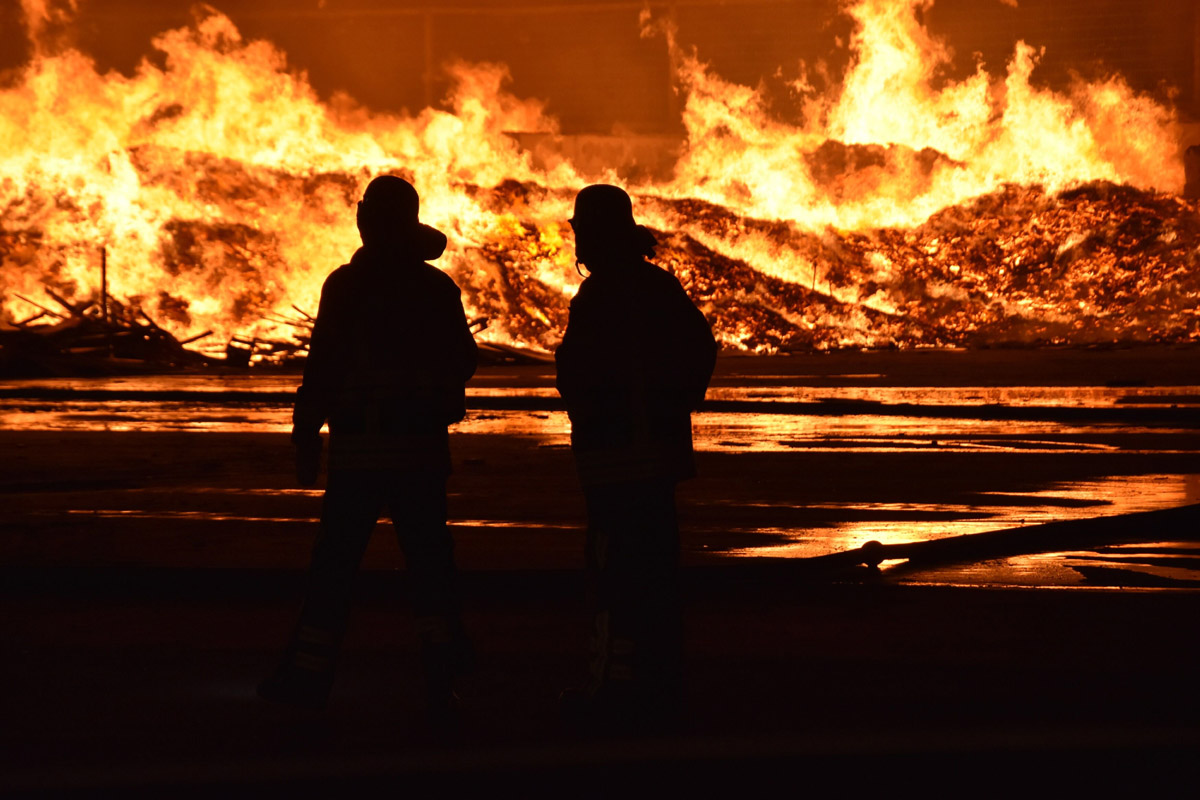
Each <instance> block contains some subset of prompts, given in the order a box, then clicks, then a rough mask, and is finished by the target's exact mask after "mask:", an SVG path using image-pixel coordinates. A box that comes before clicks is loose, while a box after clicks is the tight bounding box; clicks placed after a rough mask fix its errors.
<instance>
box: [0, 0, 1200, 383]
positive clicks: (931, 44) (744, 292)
mask: <svg viewBox="0 0 1200 800" xmlns="http://www.w3.org/2000/svg"><path fill="white" fill-rule="evenodd" d="M926 5H928V0H906V1H905V2H885V1H884V0H855V1H854V2H850V1H849V0H847V2H846V3H843V4H842V6H841V10H842V11H843V12H844V13H846V14H847V15H849V16H850V17H851V18H852V19H853V22H854V25H855V33H854V34H853V36H852V37H851V39H850V40H849V42H848V44H847V47H848V49H849V50H850V55H851V58H850V59H849V66H848V67H847V71H846V73H845V74H844V75H842V76H839V77H838V79H837V80H834V81H831V83H830V86H829V87H828V88H827V89H826V90H823V91H824V93H823V94H822V93H820V92H817V90H815V89H813V88H812V87H810V86H807V84H805V85H804V86H800V84H799V83H798V84H796V86H797V89H796V91H797V92H799V93H802V94H803V95H804V96H803V98H802V99H803V100H804V102H803V105H804V106H805V108H806V109H808V111H806V114H805V117H804V119H803V120H800V121H794V122H787V121H782V120H779V119H777V118H774V117H772V116H771V114H770V113H769V109H768V107H767V105H768V104H767V103H766V102H765V101H764V100H763V99H762V97H761V96H759V94H758V93H756V92H755V90H752V89H749V88H747V87H741V86H736V85H733V84H730V83H728V82H725V81H723V80H721V79H720V78H719V77H717V76H715V75H713V74H712V73H711V71H710V70H709V69H708V67H706V66H705V65H704V64H702V63H700V62H699V61H698V60H697V59H696V57H695V56H686V55H683V54H682V52H681V50H680V48H678V47H677V46H676V44H675V43H674V41H673V39H672V38H671V36H669V35H668V36H667V39H668V48H669V52H670V55H671V59H672V64H673V65H674V69H675V71H676V73H677V78H678V80H679V85H680V87H681V90H682V92H683V94H684V109H683V123H684V126H685V127H686V129H687V138H686V141H685V142H684V143H683V146H682V147H681V148H680V151H679V157H678V160H677V162H676V166H675V174H674V177H673V178H672V179H670V180H665V181H664V180H660V181H658V182H647V183H643V184H641V185H636V186H628V187H627V188H628V189H629V191H630V193H631V194H632V195H633V196H634V198H635V213H636V214H637V216H638V218H639V221H641V222H643V223H645V224H646V225H647V226H648V227H650V228H652V229H653V230H654V231H655V233H656V235H657V237H658V240H659V247H658V258H657V261H658V263H659V264H661V265H662V266H663V267H665V268H666V269H669V270H671V272H673V273H674V274H675V275H676V276H677V277H678V278H679V279H680V281H681V282H682V283H683V285H684V286H685V288H686V289H687V291H688V292H689V293H690V294H691V296H692V297H693V299H694V300H695V301H696V302H697V303H698V304H699V305H700V306H701V308H702V309H703V310H704V311H705V313H706V314H707V316H708V318H709V319H710V321H711V322H712V324H713V327H714V329H715V331H716V333H717V335H718V338H719V339H720V341H721V342H722V344H723V345H724V346H725V347H727V348H730V349H738V350H744V351H751V352H759V353H775V352H781V351H792V350H808V349H817V350H820V349H830V348H838V347H918V346H944V345H965V346H977V347H982V346H997V345H1039V344H1068V345H1096V344H1103V343H1149V342H1159V343H1179V342H1194V341H1197V340H1200V315H1198V313H1197V308H1198V306H1200V302H1198V301H1200V267H1198V265H1197V263H1196V261H1197V254H1198V253H1200V222H1198V221H1197V220H1198V219H1200V218H1198V217H1197V210H1198V209H1197V207H1196V204H1195V203H1194V202H1192V201H1187V200H1183V199H1180V198H1178V197H1177V196H1175V194H1174V192H1177V191H1178V190H1179V189H1180V188H1181V187H1182V185H1183V175H1182V167H1181V163H1180V159H1179V158H1178V154H1177V152H1176V149H1177V148H1176V143H1177V137H1176V134H1175V129H1174V125H1175V122H1174V116H1173V112H1172V111H1171V110H1170V109H1167V108H1164V107H1162V106H1160V105H1158V104H1156V103H1155V102H1154V101H1152V100H1150V99H1148V98H1145V97H1141V96H1138V95H1136V94H1135V93H1133V92H1132V91H1131V90H1130V89H1129V88H1128V86H1126V85H1125V84H1124V83H1123V82H1122V81H1121V80H1120V78H1119V77H1113V78H1110V79H1107V80H1105V81H1102V82H1100V83H1095V84H1089V83H1084V82H1080V83H1079V85H1077V86H1074V87H1072V89H1071V91H1070V93H1068V94H1060V93H1055V92H1053V91H1050V90H1048V89H1042V88H1038V87H1036V86H1035V85H1033V84H1032V83H1031V82H1030V75H1031V73H1032V72H1033V70H1034V68H1035V67H1036V64H1037V53H1036V51H1035V50H1034V48H1032V47H1029V46H1027V45H1025V44H1024V43H1016V47H1015V51H1014V56H1013V59H1012V61H1011V63H1010V64H1009V65H1008V66H1007V74H1006V75H1004V76H1003V77H1000V76H992V75H989V74H988V73H987V72H986V71H985V70H984V69H983V65H979V68H978V71H977V72H976V73H975V74H974V75H973V76H970V77H968V78H966V79H964V80H962V81H958V82H955V81H953V80H950V79H949V78H947V77H946V75H945V74H942V73H940V72H939V71H940V70H942V68H943V67H945V66H946V64H948V63H949V62H948V59H949V56H948V48H947V47H945V46H944V45H943V43H940V42H939V41H937V40H936V39H935V38H934V37H931V36H930V35H929V34H928V32H927V31H925V30H924V29H923V28H922V26H921V23H920V14H919V13H918V11H919V10H920V8H922V7H924V6H926ZM33 27H36V26H31V30H32V28H33ZM31 35H32V34H31ZM154 44H155V47H156V48H157V49H158V50H159V51H160V54H159V57H157V58H155V59H153V60H147V61H145V62H143V64H142V65H141V66H140V67H139V68H138V70H137V73H136V74H135V75H133V76H131V77H127V76H123V75H117V74H106V75H102V74H99V73H98V72H97V71H96V69H95V66H94V64H93V63H92V62H91V61H90V60H89V59H88V58H87V57H86V56H85V55H83V54H82V53H79V52H77V51H74V50H62V49H61V48H60V49H59V50H55V49H53V48H51V47H50V46H48V45H47V46H45V47H35V48H34V53H35V56H34V58H33V60H32V61H31V62H30V63H29V64H28V65H27V66H26V67H25V68H24V69H23V70H21V71H18V72H14V73H12V74H11V75H10V76H9V84H7V85H0V348H3V351H4V352H5V353H7V354H8V355H7V356H6V357H8V358H9V359H10V361H11V354H12V353H13V352H14V351H15V350H20V351H21V352H22V354H23V355H25V356H28V355H29V354H30V353H42V354H43V355H45V354H46V353H52V354H56V355H55V357H58V356H61V355H63V354H64V353H72V354H76V355H78V354H81V353H82V354H91V355H96V354H97V353H104V354H107V353H111V354H113V355H117V354H118V353H123V354H126V355H127V356H129V355H130V354H132V355H133V357H135V358H139V359H142V360H144V361H146V362H147V363H153V364H159V363H161V364H179V363H213V362H215V361H219V362H222V363H235V362H236V363H250V362H254V363H258V362H264V361H265V362H271V363H287V362H290V361H295V360H298V359H299V358H302V357H303V355H304V352H305V349H306V347H307V337H308V331H309V329H310V327H311V324H312V319H311V316H310V315H309V314H308V313H306V312H304V311H300V309H309V310H312V309H315V308H316V306H317V299H318V296H319V292H320V287H321V284H322V282H323V280H324V278H325V276H326V275H327V274H328V273H329V272H330V271H331V270H332V269H333V268H334V267H336V266H337V265H338V264H341V263H344V262H345V261H347V260H348V259H349V257H350V255H351V253H353V251H354V249H355V247H356V246H357V244H358V236H357V233H356V231H355V230H354V223H353V220H354V205H355V202H356V200H357V199H358V197H359V196H360V194H361V191H362V189H363V187H365V186H366V184H367V182H368V181H369V180H370V179H371V178H372V177H374V176H375V175H378V174H383V173H394V174H400V175H403V176H404V177H405V178H407V179H409V180H411V181H412V182H413V183H414V185H416V186H417V188H418V191H419V192H420V193H421V198H422V207H421V214H422V218H423V219H424V220H425V221H427V222H429V223H430V224H432V225H434V226H435V227H437V228H439V229H440V230H442V231H444V232H445V233H446V234H447V236H448V238H449V247H448V248H447V251H446V254H445V255H444V256H443V257H442V258H441V259H439V260H438V261H437V262H436V263H437V265H438V266H439V267H440V268H442V269H444V270H445V271H446V272H447V273H448V274H450V275H451V276H452V277H453V278H454V279H455V281H456V282H457V283H458V284H459V286H460V287H462V289H463V301H464V305H465V307H466V310H467V313H468V316H469V318H470V319H474V320H476V321H477V322H476V325H475V327H476V329H477V333H478V335H479V339H480V341H481V343H483V344H486V345H487V349H488V353H489V355H490V356H491V357H493V358H495V359H497V360H502V361H510V360H512V359H515V358H518V357H527V356H529V354H542V355H541V357H545V353H547V352H549V351H551V350H553V349H554V347H555V346H556V345H557V343H558V341H559V338H560V337H561V335H562V331H563V329H564V328H565V325H566V320H567V311H568V307H569V303H570V299H571V297H573V296H574V293H575V291H576V290H577V288H578V285H579V283H580V281H581V277H580V275H579V274H578V273H577V272H576V267H575V263H574V261H575V259H574V253H573V249H572V243H571V239H570V235H569V229H568V228H567V225H566V219H567V218H568V217H569V216H570V213H571V201H572V198H573V196H574V194H575V192H576V191H578V189H579V188H580V187H581V186H583V185H584V184H585V183H586V182H587V181H585V180H584V178H583V177H581V176H580V175H579V174H578V173H577V172H576V171H575V169H574V167H573V166H572V165H571V164H570V163H569V162H568V161H566V160H563V161H562V162H561V163H557V164H556V165H555V166H553V167H552V168H551V167H544V168H535V167H534V165H533V159H531V157H530V155H529V153H527V152H524V151H522V150H521V149H520V147H519V145H518V144H517V142H516V140H515V139H514V138H513V137H511V136H509V135H508V133H509V132H512V131H524V132H529V133H538V132H543V133H554V132H555V131H556V130H557V126H556V123H555V121H554V120H553V119H551V118H549V117H547V116H546V115H544V114H543V111H542V108H541V106H540V105H539V104H538V103H537V102H535V101H527V100H521V99H518V98H515V97H513V96H512V95H510V94H508V93H507V92H505V91H504V90H503V82H504V80H505V70H504V68H503V67H499V66H496V65H477V66H468V65H461V64H460V65H457V66H454V67H453V68H451V73H452V76H453V78H454V80H455V88H454V90H453V91H452V93H451V96H450V97H449V98H448V99H447V100H446V102H445V104H444V106H443V107H442V108H426V109H424V110H422V111H421V112H420V113H419V114H417V115H415V116H412V115H408V116H389V115H383V114H374V113H372V112H370V111H368V110H366V109H361V108H353V107H351V104H350V103H349V101H346V102H339V104H336V107H334V106H333V105H331V104H325V103H322V102H321V100H320V99H319V98H317V96H316V94H315V92H314V91H313V90H312V88H311V87H310V86H309V85H308V84H307V82H306V80H305V79H304V77H303V76H302V75H300V74H297V73H296V72H294V71H291V70H289V68H288V66H287V62H286V58H285V56H284V54H283V53H281V52H279V51H278V50H277V49H276V48H274V47H273V46H272V45H270V44H269V43H267V42H262V41H258V42H247V41H244V40H243V39H242V38H241V35H240V34H239V32H238V31H237V29H236V28H235V27H234V25H233V23H232V22H231V21H230V20H229V19H228V18H226V17H224V16H222V15H220V14H219V13H217V12H215V11H213V10H212V9H206V10H203V11H202V12H201V13H200V16H199V17H198V18H197V22H196V23H195V25H193V26H190V27H188V28H183V29H179V30H174V31H169V32H167V33H164V34H162V35H161V36H160V37H158V39H156V40H155V43H154ZM31 130H40V131H52V132H54V135H53V136H46V137H34V136H30V135H29V131H31ZM101 248H107V252H108V253H109V262H110V264H109V266H110V269H109V270H108V276H107V280H106V282H105V286H104V287H100V282H99V280H98V273H99V269H98V267H99V264H98V263H97V262H98V260H99V259H98V254H99V253H100V251H101ZM101 294H103V295H104V296H106V297H107V298H108V303H107V304H105V303H100V305H97V302H98V301H97V298H98V297H100V296H101ZM105 305H107V306H108V307H109V308H110V309H112V310H111V311H110V315H109V316H108V321H107V323H105V326H101V327H99V328H98V327H96V325H97V321H98V319H103V316H104V315H103V313H102V311H97V308H102V307H103V306H105ZM89 307H91V310H88V308H89ZM296 314H299V316H296ZM98 315H99V316H98ZM485 320H486V322H485ZM114 326H115V327H114ZM197 331H206V332H207V331H211V334H209V335H206V336H204V337H203V338H198V337H196V336H195V335H194V334H195V332H197ZM89 337H91V338H89ZM110 341H111V342H112V343H111V344H110ZM135 342H136V343H138V344H135ZM118 345H119V346H118ZM185 345H186V347H185ZM414 346H419V343H414ZM97 348H98V349H97ZM193 350H196V351H199V353H192V352H191V351H193ZM46 357H49V356H46Z"/></svg>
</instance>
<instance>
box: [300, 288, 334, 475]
mask: <svg viewBox="0 0 1200 800" xmlns="http://www.w3.org/2000/svg"><path fill="white" fill-rule="evenodd" d="M331 283H332V282H331V281H329V280H326V282H325V285H324V286H323V287H321V302H320V306H319V308H318V309H317V319H316V321H315V322H314V323H313V333H312V338H311V339H310V340H309V345H308V358H307V359H306V360H305V362H304V379H303V381H302V383H301V384H300V388H299V389H297V390H296V403H295V406H294V407H293V409H292V444H293V445H295V448H296V453H295V455H296V480H297V481H298V482H299V483H300V485H301V486H312V485H313V484H314V483H316V481H317V476H318V475H319V474H320V471H321V426H323V425H324V424H325V420H326V419H328V418H329V412H330V410H331V409H332V407H333V397H334V394H335V392H336V391H337V388H336V381H337V373H338V371H339V370H338V367H339V365H338V363H337V362H338V357H337V350H338V346H337V338H338V331H337V324H338V320H337V319H336V317H337V313H336V311H335V306H336V301H335V300H333V299H332V297H333V296H334V295H336V290H331V289H330V285H331Z"/></svg>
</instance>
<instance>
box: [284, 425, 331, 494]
mask: <svg viewBox="0 0 1200 800" xmlns="http://www.w3.org/2000/svg"><path fill="white" fill-rule="evenodd" d="M292 441H293V444H295V445H296V481H297V482H298V483H299V484H300V485H301V486H312V485H313V484H314V483H316V482H317V476H318V475H320V474H321V447H322V445H323V444H324V442H323V440H322V439H321V436H320V435H319V434H318V435H316V436H313V437H311V438H309V437H305V438H303V439H293V440H292Z"/></svg>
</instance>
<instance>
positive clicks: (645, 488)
mask: <svg viewBox="0 0 1200 800" xmlns="http://www.w3.org/2000/svg"><path fill="white" fill-rule="evenodd" d="M584 494H585V498H586V501H587V514H588V531H587V537H588V539H587V560H588V569H589V572H590V574H591V578H592V586H593V591H594V593H595V600H594V603H595V611H596V633H595V639H594V640H593V644H592V670H591V671H592V681H591V686H590V687H589V689H590V691H592V692H596V693H605V694H610V695H622V696H627V697H628V698H629V699H631V700H635V701H636V702H638V703H639V704H648V705H651V706H654V705H658V706H663V707H671V706H672V705H674V704H677V703H678V699H679V694H680V691H681V688H682V687H681V683H682V669H683V620H682V611H681V602H680V596H679V526H678V522H677V520H676V515H675V481H674V480H667V479H657V480H643V481H631V482H625V483H611V484H602V485H599V486H591V487H585V488H584Z"/></svg>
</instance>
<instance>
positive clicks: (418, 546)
mask: <svg viewBox="0 0 1200 800" xmlns="http://www.w3.org/2000/svg"><path fill="white" fill-rule="evenodd" d="M385 507H386V508H387V510H388V512H389V515H390V516H391V519H392V523H393V525H394V526H395V530H396V534H397V537H398V538H399V540H400V546H401V548H402V549H403V551H404V555H405V560H406V562H407V573H408V578H409V581H410V583H411V587H412V588H411V595H412V598H411V602H412V606H413V611H414V615H415V616H416V618H417V628H418V632H419V633H420V635H421V639H422V644H423V645H424V646H425V649H426V650H430V649H436V650H443V649H446V648H445V647H444V645H446V644H447V643H448V642H451V641H457V640H459V639H465V636H464V635H463V634H462V626H461V621H460V603H459V598H458V593H457V590H456V586H455V576H456V571H455V566H454V542H453V540H452V538H451V536H450V531H449V529H448V527H447V525H446V479H445V477H444V476H443V475H442V474H440V473H439V474H435V475H434V476H424V475H419V474H418V475H414V474H411V473H398V472H391V471H373V470H372V471H368V470H362V471H350V470H335V471H331V472H330V475H329V482H328V486H327V488H326V490H325V500H324V505H323V507H322V510H321V527H320V532H319V534H318V537H317V542H316V545H315V547H314V548H313V554H312V563H311V566H310V569H309V578H308V593H307V597H306V599H305V602H304V608H303V610H302V611H301V613H300V621H299V624H298V625H297V629H296V633H295V634H294V636H293V639H292V642H291V644H290V645H289V648H288V650H289V657H290V660H291V662H292V663H293V665H294V666H296V667H300V668H301V669H307V670H310V671H328V672H330V673H332V670H333V661H334V659H335V658H336V655H337V650H338V646H339V644H340V642H341V638H342V635H343V634H344V632H345V629H346V622H347V618H348V617H349V614H350V601H351V592H352V584H353V581H354V576H355V574H356V573H357V572H358V568H359V565H360V563H361V562H362V558H363V554H364V553H365V552H366V548H367V543H368V541H369V540H370V538H371V533H372V531H373V530H374V528H375V523H376V522H377V520H378V519H379V515H380V513H381V512H382V510H383V509H384V508H385Z"/></svg>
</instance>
